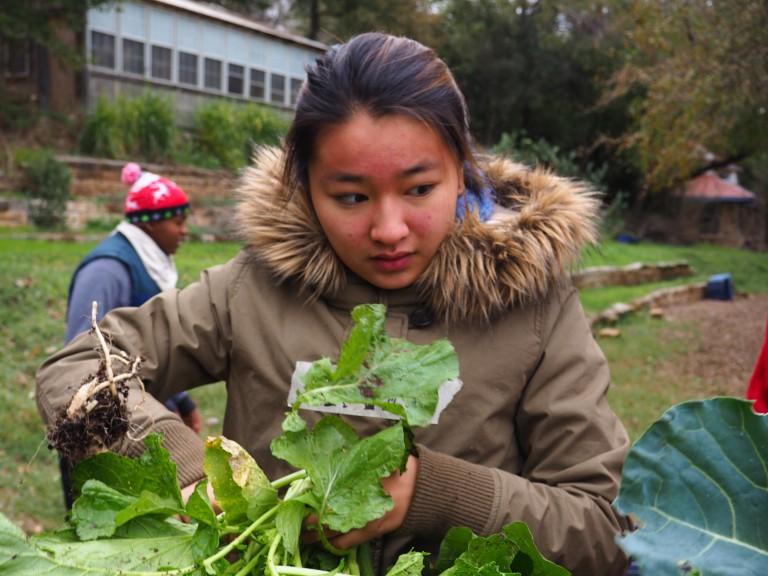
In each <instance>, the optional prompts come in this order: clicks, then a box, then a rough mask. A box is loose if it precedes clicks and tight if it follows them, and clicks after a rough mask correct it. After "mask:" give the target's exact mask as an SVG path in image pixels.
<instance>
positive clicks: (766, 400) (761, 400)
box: [747, 322, 768, 414]
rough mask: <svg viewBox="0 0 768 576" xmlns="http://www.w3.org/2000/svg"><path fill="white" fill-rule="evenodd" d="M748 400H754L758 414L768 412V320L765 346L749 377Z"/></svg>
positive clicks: (764, 339)
mask: <svg viewBox="0 0 768 576" xmlns="http://www.w3.org/2000/svg"><path fill="white" fill-rule="evenodd" d="M747 400H754V401H755V403H754V405H753V407H752V408H753V409H754V411H755V412H757V413H758V414H765V413H768V322H766V325H765V338H763V347H762V349H761V350H760V354H759V355H758V357H757V362H756V363H755V369H754V370H753V372H752V377H751V378H750V379H749V386H748V387H747Z"/></svg>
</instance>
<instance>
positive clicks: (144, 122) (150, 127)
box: [127, 92, 175, 161]
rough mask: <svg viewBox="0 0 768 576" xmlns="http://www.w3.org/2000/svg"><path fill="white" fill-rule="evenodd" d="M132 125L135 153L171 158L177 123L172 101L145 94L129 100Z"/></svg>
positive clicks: (151, 157)
mask: <svg viewBox="0 0 768 576" xmlns="http://www.w3.org/2000/svg"><path fill="white" fill-rule="evenodd" d="M127 107H128V111H129V112H128V116H129V117H130V120H131V125H132V126H133V133H132V140H133V142H132V144H133V146H134V150H133V153H134V154H135V155H136V156H139V157H141V158H143V159H145V160H152V161H157V160H158V159H161V158H168V157H169V156H170V155H171V153H172V151H173V146H174V142H173V141H174V133H175V124H174V118H173V107H172V106H171V102H170V100H168V99H167V98H162V97H160V96H159V95H157V94H153V93H151V92H150V93H146V94H144V95H143V96H142V97H140V98H136V99H134V100H130V101H129V102H128V105H127Z"/></svg>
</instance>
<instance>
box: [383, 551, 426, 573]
mask: <svg viewBox="0 0 768 576" xmlns="http://www.w3.org/2000/svg"><path fill="white" fill-rule="evenodd" d="M424 556H425V554H424V553H423V552H408V553H407V554H401V555H400V557H399V558H398V559H397V562H395V565H394V566H392V568H390V569H389V571H387V573H386V575H385V576H421V572H422V570H424Z"/></svg>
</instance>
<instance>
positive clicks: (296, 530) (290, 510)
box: [275, 500, 305, 556]
mask: <svg viewBox="0 0 768 576" xmlns="http://www.w3.org/2000/svg"><path fill="white" fill-rule="evenodd" d="M304 511H305V508H304V504H303V503H302V502H299V501H297V500H288V501H287V502H283V503H282V504H280V510H278V511H277V516H276V517H275V526H276V527H277V531H278V532H279V533H280V536H281V537H282V539H283V547H284V548H285V549H286V551H287V552H288V554H289V555H291V556H293V555H294V554H296V553H297V552H298V550H299V536H300V535H301V529H302V523H303V522H304Z"/></svg>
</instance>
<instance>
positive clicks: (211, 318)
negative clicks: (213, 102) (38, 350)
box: [38, 34, 628, 576]
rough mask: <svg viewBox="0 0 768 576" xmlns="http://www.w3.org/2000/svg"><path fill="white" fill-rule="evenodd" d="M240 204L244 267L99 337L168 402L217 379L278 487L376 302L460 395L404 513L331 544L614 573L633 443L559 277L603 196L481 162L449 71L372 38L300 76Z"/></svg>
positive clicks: (424, 449)
mask: <svg viewBox="0 0 768 576" xmlns="http://www.w3.org/2000/svg"><path fill="white" fill-rule="evenodd" d="M239 197H240V204H239V207H238V221H239V225H240V229H241V231H242V233H243V238H244V241H245V244H246V246H245V248H244V249H243V250H242V252H241V253H240V254H239V255H238V256H237V257H236V258H234V259H233V260H232V261H230V262H229V263H227V264H225V265H223V266H219V267H216V268H212V269H210V270H207V271H205V272H204V273H203V275H202V278H201V280H200V281H199V282H198V283H196V284H194V285H192V286H189V287H187V288H185V289H184V290H181V291H179V292H173V293H164V294H161V295H160V296H158V297H156V298H154V299H152V300H151V301H149V302H147V303H146V304H145V305H143V306H142V307H141V308H138V309H135V310H120V311H116V312H114V313H112V314H109V315H108V316H107V317H106V318H105V320H104V322H103V324H102V327H103V329H104V330H106V331H107V332H109V333H110V334H111V337H112V339H113V342H114V344H115V345H116V346H118V347H119V348H121V349H123V350H126V351H128V352H130V353H133V354H138V353H141V354H142V356H143V357H145V358H146V361H145V363H144V370H143V372H142V376H143V378H144V383H145V385H146V386H147V388H148V389H149V390H150V391H151V392H152V393H153V394H154V395H155V396H157V397H160V398H164V397H167V396H169V395H171V394H173V393H176V392H178V391H180V390H184V389H188V388H191V387H194V386H200V385H203V384H206V383H209V382H215V381H218V380H226V381H227V392H228V396H227V408H226V416H225V421H224V434H225V435H226V436H228V437H229V438H232V439H234V440H235V441H237V442H239V443H240V444H241V445H243V446H244V447H245V448H246V449H247V450H248V451H249V452H250V453H251V454H252V455H253V456H254V457H255V458H256V460H257V461H258V462H259V464H260V465H261V466H262V467H263V468H264V469H265V471H266V472H267V474H269V475H270V476H272V477H276V476H277V475H280V474H283V473H287V472H289V470H287V469H286V468H285V465H284V464H283V463H280V462H279V461H277V460H276V459H274V458H273V457H272V456H271V454H270V451H269V442H270V441H271V439H272V438H274V437H275V436H277V435H279V433H280V423H281V421H282V419H283V413H284V411H285V409H286V403H287V400H286V397H287V394H288V388H289V385H290V380H291V374H292V373H293V371H294V367H295V364H296V362H297V361H300V360H310V361H311V360H315V359H317V358H320V357H323V356H327V357H330V358H336V357H337V356H338V353H339V346H340V343H341V342H342V341H343V339H344V338H345V336H346V333H347V331H348V329H349V327H350V324H351V319H350V314H349V313H350V311H351V309H352V308H353V307H354V306H355V305H357V304H361V303H366V302H380V303H384V304H386V305H387V314H388V317H387V330H388V332H389V333H390V335H392V336H396V337H403V338H407V339H409V340H411V341H414V342H417V343H427V342H431V341H434V340H435V339H437V338H441V337H446V338H448V339H449V340H450V341H451V342H452V344H453V346H454V347H455V349H456V351H457V354H458V357H459V365H460V370H461V379H462V381H463V383H464V386H463V389H462V390H461V392H460V393H459V394H457V396H456V397H455V398H454V400H453V402H452V403H451V404H450V405H449V406H448V408H447V409H446V410H445V411H444V412H443V413H442V415H441V417H440V421H439V424H437V425H433V426H430V427H428V428H426V429H423V430H419V431H418V432H417V438H416V439H417V442H418V456H417V457H411V460H410V462H409V465H408V467H407V470H406V472H405V473H404V474H402V475H394V476H392V477H390V478H388V479H387V480H385V482H384V484H385V488H386V489H387V490H388V491H389V492H390V494H391V495H392V497H393V499H394V501H395V507H394V509H393V510H392V511H391V512H390V513H388V514H387V515H386V516H385V517H384V518H382V519H381V520H379V521H377V522H374V523H372V524H371V525H369V526H367V527H365V528H364V529H361V530H356V531H354V532H351V533H348V534H345V535H341V536H339V537H338V538H337V539H336V540H334V543H335V544H336V545H337V546H349V545H352V544H355V543H357V542H360V541H362V540H368V539H374V542H375V543H374V545H373V548H374V550H375V551H376V558H377V564H378V566H379V568H380V569H381V570H382V573H383V569H384V568H386V566H387V565H388V564H389V563H391V562H392V561H393V559H394V558H395V557H396V554H397V553H398V552H401V551H403V550H407V549H409V548H411V547H413V548H416V549H430V548H431V549H434V548H435V546H436V545H437V543H438V542H439V541H440V539H441V538H442V536H443V534H444V533H445V531H446V530H447V529H448V528H449V527H450V526H454V525H465V526H469V527H470V528H472V529H473V530H475V531H476V532H478V533H481V534H488V533H492V532H495V531H497V530H499V529H500V528H501V527H502V526H503V525H504V524H506V523H508V522H511V521H515V520H523V521H525V522H527V523H528V525H529V526H530V527H531V529H532V531H533V533H534V536H535V539H536V542H537V544H538V546H539V547H540V548H541V549H542V551H543V553H544V554H545V555H547V556H548V557H550V558H551V559H553V560H554V561H557V562H559V563H562V564H563V565H565V566H566V567H567V568H568V569H569V570H571V571H572V573H573V574H575V575H578V576H588V575H589V576H592V575H594V574H601V575H607V576H610V575H614V574H621V572H622V571H623V568H624V565H625V559H624V557H623V556H622V554H621V552H620V551H619V550H618V548H617V547H616V545H615V543H614V537H615V535H616V533H617V532H618V531H619V530H620V529H621V528H622V525H623V524H622V520H621V519H620V518H619V517H618V516H617V515H616V514H615V513H614V511H613V510H612V508H611V501H612V499H613V498H614V497H615V496H616V493H617V488H618V481H619V476H620V470H621V465H622V462H623V459H624V456H625V453H626V451H627V448H628V441H627V436H626V434H625V432H624V429H623V427H622V425H621V423H620V422H619V421H618V419H617V418H616V416H615V415H614V413H613V412H612V411H611V410H610V408H609V406H608V404H607V402H606V391H607V388H608V382H609V376H608V369H607V367H606V364H605V361H604V358H603V356H602V354H601V352H600V350H599V348H598V346H597V345H596V344H595V342H594V340H593V338H592V335H591V333H590V329H589V326H588V324H587V322H586V320H585V317H584V313H583V311H582V309H581V307H580V304H579V299H578V294H577V293H576V291H575V290H574V289H573V288H572V287H571V285H570V284H569V283H568V281H567V277H566V274H565V267H566V266H567V263H568V262H569V261H570V260H571V259H572V258H574V257H576V256H577V255H578V254H579V251H580V249H581V248H582V247H583V245H584V244H586V243H589V242H592V241H594V240H595V228H596V222H595V220H596V217H597V209H598V201H597V200H596V199H595V197H594V195H592V194H591V193H590V192H589V191H588V190H587V189H585V188H583V187H582V186H580V185H578V184H576V183H574V182H571V181H568V180H564V179H561V178H558V177H556V176H553V175H550V174H548V173H546V172H543V171H537V170H530V169H528V168H525V167H523V166H519V165H516V164H513V163H511V162H509V161H506V160H503V159H494V158H487V159H480V158H476V157H475V156H474V155H473V152H472V146H471V140H470V135H469V132H468V119H467V114H466V107H465V103H464V100H463V97H462V95H461V93H460V92H459V90H458V88H457V86H456V84H455V82H454V80H453V78H452V76H451V74H450V72H449V70H448V69H447V67H446V66H445V64H444V63H443V62H442V61H441V60H440V59H439V58H437V56H436V55H435V54H434V53H433V52H432V51H431V50H429V49H427V48H425V47H424V46H422V45H420V44H418V43H417V42H414V41H412V40H408V39H405V38H395V37H391V36H386V35H382V34H364V35H361V36H358V37H355V38H353V39H352V40H350V41H349V42H347V43H346V44H343V45H340V46H335V47H333V48H331V49H330V50H329V51H328V52H327V53H326V54H325V55H324V56H323V57H322V58H320V59H319V60H318V61H317V63H316V64H315V65H314V66H312V67H311V68H310V69H309V70H308V79H307V82H306V84H305V86H304V88H303V89H302V92H301V94H300V97H299V102H298V106H297V110H296V117H295V119H294V122H293V125H292V127H291V129H290V131H289V134H288V135H287V138H286V142H285V146H284V150H276V149H266V150H262V151H261V152H260V153H259V154H258V155H257V157H256V158H255V162H254V165H253V166H252V167H251V168H249V169H248V170H247V171H246V173H245V175H244V176H243V179H242V184H241V186H240V189H239ZM94 355H95V353H94V351H93V345H92V342H91V340H90V339H89V338H87V337H81V338H79V339H78V340H76V341H75V342H74V343H73V344H72V345H70V346H69V347H68V348H66V349H65V350H63V351H62V352H59V353H58V354H56V355H55V356H54V357H52V358H51V359H49V360H48V361H47V362H46V364H45V365H44V366H43V367H42V368H41V370H40V373H39V378H38V383H39V389H38V398H39V404H40V408H41V412H42V414H43V415H44V417H45V418H46V419H47V420H50V419H51V418H52V416H53V414H54V412H55V410H56V409H57V408H58V407H60V406H62V405H63V404H64V403H65V402H66V401H67V400H68V399H69V398H70V396H71V395H72V392H73V390H74V387H75V386H77V385H78V384H79V383H80V382H81V381H82V378H83V376H84V375H85V374H86V373H88V372H90V371H93V369H94ZM139 400H140V396H139V394H138V392H137V393H135V394H134V397H133V398H132V402H138V401H139ZM149 402H151V400H149V399H144V405H143V406H142V409H141V410H137V411H135V412H134V414H133V418H134V419H135V422H134V423H135V424H136V425H137V426H140V427H142V428H147V427H150V426H151V427H152V428H153V429H154V430H157V431H161V432H163V433H164V434H165V436H166V441H165V443H166V446H167V447H168V448H169V450H170V451H171V453H172V455H173V457H174V458H175V460H176V462H177V464H178V473H179V481H180V484H181V485H182V486H185V487H186V486H191V485H192V484H194V483H195V482H196V481H197V480H199V479H200V478H201V477H202V476H203V472H202V453H203V450H202V446H201V443H200V440H199V439H198V438H197V437H196V435H194V434H193V433H191V431H190V430H189V429H187V428H186V427H185V426H184V425H183V424H182V423H181V421H180V420H179V419H178V418H177V417H176V416H175V415H173V414H171V413H170V412H168V411H167V410H165V409H164V408H163V406H162V405H161V404H160V403H159V402H158V403H157V404H152V405H151V406H149V405H148V403H149ZM350 422H351V423H352V424H353V425H354V426H355V427H356V428H358V430H360V431H361V432H362V433H370V432H372V431H373V430H375V429H376V428H377V427H378V426H380V423H379V422H378V421H371V420H369V419H365V420H364V419H351V420H350ZM121 450H122V451H123V452H124V453H127V454H135V453H137V452H138V451H139V450H140V447H139V446H138V445H136V444H130V443H129V444H126V445H125V446H122V447H121Z"/></svg>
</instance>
